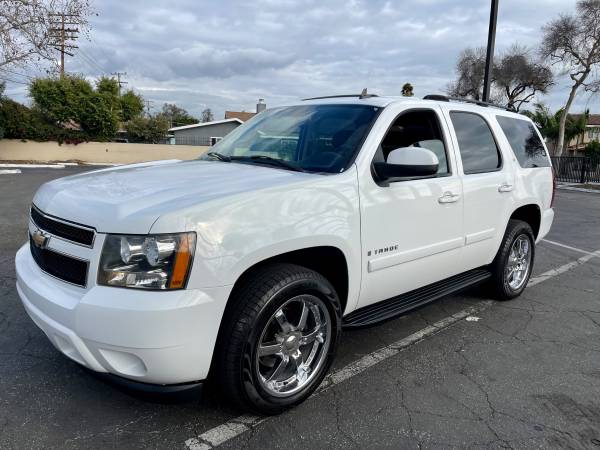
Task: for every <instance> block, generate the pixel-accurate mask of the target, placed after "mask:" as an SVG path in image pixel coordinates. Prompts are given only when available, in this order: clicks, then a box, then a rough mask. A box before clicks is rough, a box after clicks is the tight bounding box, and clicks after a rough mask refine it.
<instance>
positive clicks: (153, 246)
mask: <svg viewBox="0 0 600 450" xmlns="http://www.w3.org/2000/svg"><path fill="white" fill-rule="evenodd" d="M195 247H196V233H193V232H191V233H178V234H155V235H150V236H135V235H130V236H128V235H116V234H109V235H108V236H107V237H106V240H105V241H104V248H103V249H102V256H101V257H100V268H99V270H98V284H101V285H105V286H120V287H130V288H140V289H182V288H184V287H185V285H186V282H187V278H188V275H189V272H190V268H191V266H192V259H193V257H194V248H195Z"/></svg>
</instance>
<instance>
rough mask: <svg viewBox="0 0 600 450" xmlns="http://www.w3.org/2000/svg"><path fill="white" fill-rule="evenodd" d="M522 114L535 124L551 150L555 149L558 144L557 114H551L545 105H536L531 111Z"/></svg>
mask: <svg viewBox="0 0 600 450" xmlns="http://www.w3.org/2000/svg"><path fill="white" fill-rule="evenodd" d="M524 114H525V115H527V116H528V117H529V118H530V119H531V120H532V121H533V123H535V124H536V126H537V127H538V128H539V130H540V133H542V136H544V137H545V138H546V141H547V142H551V143H552V149H555V148H556V144H557V142H558V126H559V119H560V116H559V112H556V113H554V114H552V113H551V112H550V108H548V107H547V106H546V105H544V104H543V103H536V104H535V109H534V110H533V111H525V112H524Z"/></svg>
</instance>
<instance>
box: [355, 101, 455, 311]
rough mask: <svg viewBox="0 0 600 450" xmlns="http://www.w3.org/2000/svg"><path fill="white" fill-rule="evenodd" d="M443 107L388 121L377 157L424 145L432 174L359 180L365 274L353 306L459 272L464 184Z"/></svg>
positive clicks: (385, 297)
mask: <svg viewBox="0 0 600 450" xmlns="http://www.w3.org/2000/svg"><path fill="white" fill-rule="evenodd" d="M447 134H448V133H447V129H446V127H445V126H444V121H443V120H442V116H441V109H434V108H432V109H427V108H419V109H412V110H407V111H404V112H401V113H400V114H399V115H398V116H397V117H396V118H394V119H393V125H392V126H391V127H390V128H389V129H388V130H387V132H386V133H385V135H384V137H383V139H382V140H381V143H380V145H379V147H378V148H377V151H376V153H375V157H374V160H375V161H377V160H379V161H385V160H386V158H387V155H388V154H389V153H390V152H391V151H392V150H394V149H396V148H400V147H411V146H415V147H423V148H427V149H429V150H432V151H433V152H434V153H436V155H437V156H438V159H439V162H440V165H439V169H438V173H437V176H436V177H434V178H423V179H411V180H388V181H389V182H387V183H379V184H378V182H377V181H376V179H374V178H373V176H372V175H371V174H363V176H361V179H360V180H359V185H360V202H361V227H362V228H361V236H362V251H363V279H362V285H361V294H360V299H359V304H358V307H362V306H366V305H369V304H371V303H375V302H378V301H381V300H385V299H387V298H391V297H394V296H396V295H399V294H402V293H405V292H407V291H410V290H413V289H415V288H418V287H421V286H423V285H426V284H430V283H432V282H435V281H439V280H441V279H444V278H447V277H449V276H452V275H455V274H457V273H460V272H461V271H462V263H461V253H462V247H463V244H464V238H463V210H462V209H463V200H462V184H461V179H460V177H459V176H458V173H457V170H456V163H455V158H454V155H453V152H452V151H451V149H450V148H449V146H448V142H450V140H449V138H448V135H447Z"/></svg>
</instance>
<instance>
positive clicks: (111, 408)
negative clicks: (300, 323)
mask: <svg viewBox="0 0 600 450" xmlns="http://www.w3.org/2000/svg"><path fill="white" fill-rule="evenodd" d="M82 170H89V169H84V168H80V167H66V168H64V169H58V170H55V169H23V171H22V173H21V174H14V175H0V211H1V214H0V267H1V268H2V269H3V270H2V272H1V273H0V448H2V449H12V448H19V449H20V448H44V449H46V448H85V449H90V448H107V447H109V448H127V449H133V448H180V449H186V448H187V449H190V450H203V449H209V448H213V447H216V446H219V448H232V449H233V448H253V449H254V448H256V449H263V448H285V449H293V448H366V447H369V448H384V447H387V448H445V449H447V448H575V449H578V448H581V449H589V448H599V449H600V251H599V250H600V194H593V193H581V192H573V191H558V192H557V200H556V205H555V206H556V208H555V210H556V219H555V224H554V227H553V229H552V231H551V233H550V234H549V235H548V236H547V238H546V240H545V241H542V242H541V243H540V244H539V245H538V247H537V254H536V263H535V269H534V274H533V278H532V280H531V282H530V286H529V287H528V288H527V290H526V291H525V293H524V294H523V295H522V296H521V297H520V298H518V299H516V300H513V301H511V302H505V303H500V302H493V301H490V300H489V299H487V298H486V297H485V293H484V292H483V291H482V290H481V289H473V290H471V291H469V292H465V293H463V294H462V295H460V296H455V297H451V298H447V299H444V300H442V301H439V302H437V303H434V304H431V305H429V306H427V307H425V308H422V309H419V310H417V311H414V312H412V313H410V314H408V315H405V316H403V317H400V318H398V319H395V320H392V321H389V322H386V323H384V324H382V325H379V326H376V327H372V328H369V329H362V330H356V331H346V332H344V334H343V337H342V345H341V348H340V351H339V354H338V358H337V361H336V364H335V366H334V368H333V370H332V375H331V376H330V377H328V378H327V379H326V382H325V385H324V387H323V389H321V390H319V391H318V392H317V393H316V394H315V395H314V396H313V397H312V398H310V399H309V400H308V401H306V402H305V403H304V404H302V405H301V406H299V407H297V408H295V409H294V410H292V411H289V412H287V413H285V414H282V415H280V416H277V417H270V418H263V417H256V416H251V415H243V412H241V411H235V410H232V409H230V408H229V407H228V406H226V405H223V404H221V402H220V399H219V398H218V397H215V396H214V395H213V394H212V389H206V390H205V393H204V395H202V396H198V395H194V396H191V397H190V398H189V399H188V400H187V401H166V400H167V399H164V401H161V402H158V401H149V400H148V399H142V398H139V397H138V396H135V395H132V394H131V393H129V392H125V391H122V390H120V389H118V388H116V387H114V386H112V385H110V384H107V383H105V382H103V381H101V380H99V379H97V378H96V377H94V376H92V375H91V374H90V373H89V372H87V371H85V370H84V369H82V368H81V367H79V366H78V365H77V364H76V363H74V362H72V361H70V360H69V359H67V358H66V357H64V356H62V355H61V354H59V353H58V351H57V350H55V349H54V348H53V347H52V345H51V344H50V343H49V341H48V340H47V339H46V337H45V336H44V334H43V333H42V332H41V331H40V330H39V329H38V328H37V327H36V326H35V325H34V324H33V322H32V321H31V320H30V319H29V317H28V316H27V314H26V313H25V311H24V310H23V307H22V306H21V304H20V301H19V298H18V296H17V292H16V288H15V273H14V262H13V260H14V255H15V252H16V250H17V249H18V247H19V246H20V245H22V244H23V242H25V239H26V225H27V221H28V208H29V204H30V202H31V199H32V197H33V194H34V192H35V190H36V189H37V187H38V186H39V185H40V184H41V183H43V182H45V181H47V180H50V179H52V178H56V177H61V176H66V175H69V174H72V173H77V172H81V171H82Z"/></svg>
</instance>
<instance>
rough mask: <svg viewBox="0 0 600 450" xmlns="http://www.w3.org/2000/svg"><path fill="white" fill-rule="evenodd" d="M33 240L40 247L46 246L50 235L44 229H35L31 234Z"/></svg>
mask: <svg viewBox="0 0 600 450" xmlns="http://www.w3.org/2000/svg"><path fill="white" fill-rule="evenodd" d="M31 240H32V241H33V245H35V246H36V247H38V248H46V247H47V246H48V241H49V240H50V237H49V236H48V235H47V234H45V233H44V232H43V231H42V230H35V231H34V232H33V234H32V235H31Z"/></svg>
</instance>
